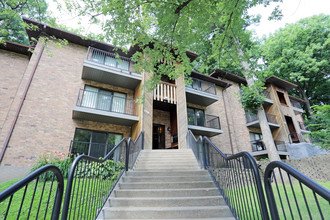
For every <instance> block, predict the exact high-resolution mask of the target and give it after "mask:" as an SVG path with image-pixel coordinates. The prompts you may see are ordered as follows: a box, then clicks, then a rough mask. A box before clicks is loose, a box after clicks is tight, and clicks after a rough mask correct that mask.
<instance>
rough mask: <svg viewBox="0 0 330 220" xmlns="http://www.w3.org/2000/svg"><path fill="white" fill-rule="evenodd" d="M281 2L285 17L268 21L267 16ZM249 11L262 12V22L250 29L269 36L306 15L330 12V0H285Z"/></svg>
mask: <svg viewBox="0 0 330 220" xmlns="http://www.w3.org/2000/svg"><path fill="white" fill-rule="evenodd" d="M278 4H280V8H281V9H282V14H283V18H282V19H281V20H280V21H268V19H267V17H268V16H269V15H270V13H271V11H272V10H273V9H274V8H275V6H276V5H278ZM249 13H253V14H257V13H259V14H261V16H262V18H261V22H260V24H259V25H258V26H252V27H250V28H249V29H250V30H255V32H256V35H257V36H258V37H259V38H260V37H262V36H263V35H266V36H268V35H269V34H270V33H274V31H275V30H277V29H279V28H283V27H285V24H287V23H289V24H290V23H295V22H297V21H298V20H300V19H302V18H306V17H311V16H313V15H318V14H321V13H323V14H330V0H283V3H272V4H271V5H270V6H268V7H267V8H265V7H263V6H258V7H255V8H252V9H250V11H249Z"/></svg>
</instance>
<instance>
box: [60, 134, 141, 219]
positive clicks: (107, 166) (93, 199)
mask: <svg viewBox="0 0 330 220" xmlns="http://www.w3.org/2000/svg"><path fill="white" fill-rule="evenodd" d="M143 144H144V135H143V131H141V133H140V134H139V135H138V137H137V139H136V140H135V141H132V139H131V138H129V140H128V141H127V140H126V139H125V138H123V139H122V140H121V141H120V142H119V143H118V144H117V145H116V146H115V147H114V148H113V149H112V150H111V151H110V152H109V153H108V154H107V155H106V156H105V157H104V158H103V159H98V158H95V157H91V156H86V155H81V156H78V157H77V158H76V159H75V160H74V161H73V163H72V165H71V168H70V172H69V175H68V182H67V187H66V192H65V198H64V205H63V213H62V220H66V219H71V218H73V219H96V218H97V216H98V215H99V214H100V212H101V211H102V207H103V206H104V205H105V203H106V201H107V200H108V198H109V196H110V194H111V193H112V191H113V189H114V187H115V186H116V184H117V183H118V180H119V179H120V177H121V176H122V174H123V172H124V171H125V170H126V171H127V170H128V168H129V165H131V167H133V166H134V163H135V161H136V158H137V156H138V154H139V153H140V151H141V149H143ZM130 149H131V150H130ZM130 160H132V161H131V162H130Z"/></svg>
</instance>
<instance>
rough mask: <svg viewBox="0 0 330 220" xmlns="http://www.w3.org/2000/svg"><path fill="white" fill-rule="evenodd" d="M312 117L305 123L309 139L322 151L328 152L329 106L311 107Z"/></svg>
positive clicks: (329, 133)
mask: <svg viewBox="0 0 330 220" xmlns="http://www.w3.org/2000/svg"><path fill="white" fill-rule="evenodd" d="M312 109H313V110H314V111H313V113H314V115H313V117H312V118H311V119H310V120H308V121H307V124H308V126H307V127H308V128H309V129H310V130H311V133H310V134H309V135H310V137H311V138H312V139H313V140H314V141H315V142H316V143H317V145H320V146H321V147H322V148H324V149H328V150H330V131H329V128H330V105H323V106H318V105H315V106H312Z"/></svg>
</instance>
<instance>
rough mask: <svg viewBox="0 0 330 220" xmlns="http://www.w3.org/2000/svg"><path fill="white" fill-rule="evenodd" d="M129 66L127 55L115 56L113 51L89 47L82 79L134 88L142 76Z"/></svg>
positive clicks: (129, 61) (130, 63) (129, 60)
mask: <svg viewBox="0 0 330 220" xmlns="http://www.w3.org/2000/svg"><path fill="white" fill-rule="evenodd" d="M131 66H132V62H131V59H129V58H127V57H122V56H119V57H117V56H116V54H114V53H110V52H106V51H103V50H99V49H96V48H93V47H89V48H88V52H87V56H86V59H85V61H84V66H83V72H82V79H87V80H93V81H96V82H101V83H106V84H110V85H114V86H119V87H123V88H127V89H135V88H136V86H137V85H138V84H139V83H140V82H141V80H142V76H141V75H140V74H137V73H134V72H131Z"/></svg>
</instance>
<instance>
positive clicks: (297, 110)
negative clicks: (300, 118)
mask: <svg viewBox="0 0 330 220" xmlns="http://www.w3.org/2000/svg"><path fill="white" fill-rule="evenodd" d="M290 102H291V105H292V109H293V111H294V113H295V114H296V115H297V114H301V113H304V110H303V109H302V107H301V105H300V102H298V101H296V100H293V99H290Z"/></svg>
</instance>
